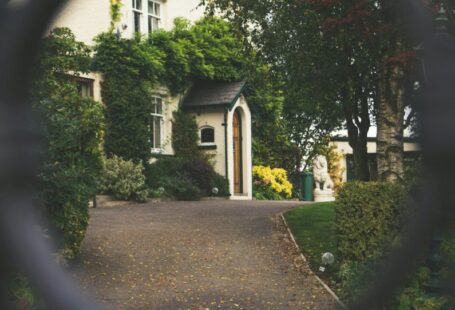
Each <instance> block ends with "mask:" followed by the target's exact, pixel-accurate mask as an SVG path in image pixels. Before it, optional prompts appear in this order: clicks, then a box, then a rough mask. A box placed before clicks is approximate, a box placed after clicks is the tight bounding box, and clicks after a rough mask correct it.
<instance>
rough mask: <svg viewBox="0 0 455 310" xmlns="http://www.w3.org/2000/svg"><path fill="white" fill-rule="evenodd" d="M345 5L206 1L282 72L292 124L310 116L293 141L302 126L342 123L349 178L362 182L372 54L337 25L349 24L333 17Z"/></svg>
mask: <svg viewBox="0 0 455 310" xmlns="http://www.w3.org/2000/svg"><path fill="white" fill-rule="evenodd" d="M352 2H354V1H343V2H340V1H315V0H313V1H298V0H291V1H284V0H278V1H277V0H275V1H260V2H257V1H252V0H238V1H228V0H211V1H207V4H208V7H209V10H212V11H213V12H220V11H221V12H222V13H223V14H224V16H226V17H227V18H228V19H230V20H232V21H233V22H234V23H235V24H236V25H237V26H238V27H239V28H241V29H242V30H243V31H244V32H245V33H248V34H249V36H250V38H251V40H252V42H253V44H254V45H255V46H256V47H257V48H258V49H259V50H260V52H261V54H262V55H263V56H264V58H265V59H266V60H267V61H268V62H270V63H271V64H272V65H273V66H274V67H275V70H277V71H280V72H282V75H283V76H284V77H285V94H286V100H285V102H286V104H285V114H286V119H287V120H295V123H294V124H298V122H299V121H302V120H311V119H312V120H313V122H311V123H310V124H308V123H306V122H304V123H303V124H304V125H305V126H292V128H293V129H297V131H296V132H294V133H297V134H294V139H300V138H301V137H302V136H305V134H307V133H308V130H307V129H308V128H312V129H317V130H316V133H317V132H321V131H330V130H333V129H335V128H336V127H337V126H339V125H340V124H341V123H342V122H344V123H345V125H346V127H347V129H348V133H349V142H350V145H351V146H352V148H353V150H354V158H355V171H356V173H355V174H356V177H357V178H358V179H361V180H368V179H369V169H368V154H367V147H366V144H367V134H368V130H369V128H370V124H371V119H370V117H371V112H372V109H373V108H374V105H373V101H372V100H371V98H372V97H373V96H374V95H375V92H376V89H375V83H374V77H375V75H374V71H373V70H372V69H371V66H366V65H365V64H368V63H370V62H371V61H372V59H374V58H375V57H377V56H376V51H374V50H371V49H369V48H368V46H367V45H366V44H365V43H364V42H363V39H364V36H363V33H362V32H358V33H356V32H352V31H350V32H346V31H344V30H342V27H343V26H344V27H347V25H348V24H350V23H351V21H350V20H349V21H343V22H339V20H338V19H342V16H343V15H344V14H346V12H348V11H349V9H350V6H351V4H352ZM350 14H354V13H350ZM355 14H358V13H357V12H355ZM340 24H341V25H340ZM299 136H300V137H299Z"/></svg>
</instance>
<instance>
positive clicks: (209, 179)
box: [146, 157, 229, 200]
mask: <svg viewBox="0 0 455 310" xmlns="http://www.w3.org/2000/svg"><path fill="white" fill-rule="evenodd" d="M146 179H147V181H146V182H147V186H148V187H149V188H150V189H152V190H154V191H155V190H157V189H158V188H160V187H163V188H164V190H165V192H166V194H167V195H168V196H171V197H173V198H175V199H177V200H199V199H201V198H202V197H203V196H214V194H213V193H212V189H213V187H217V188H218V193H217V194H216V195H215V196H219V197H226V196H229V185H228V183H227V180H226V178H224V177H223V176H221V175H219V174H217V173H216V172H215V171H214V170H213V167H212V166H211V165H210V164H209V163H208V161H207V160H206V159H204V158H199V159H187V158H180V157H167V158H162V159H159V160H158V161H156V162H155V163H153V164H151V165H150V166H149V167H147V168H146Z"/></svg>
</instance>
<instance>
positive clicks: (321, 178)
mask: <svg viewBox="0 0 455 310" xmlns="http://www.w3.org/2000/svg"><path fill="white" fill-rule="evenodd" d="M313 175H314V183H315V185H316V188H315V189H314V201H315V202H326V201H335V197H334V196H333V181H332V179H331V178H330V175H329V169H328V165H327V159H326V158H325V156H322V155H318V156H316V158H315V159H314V161H313Z"/></svg>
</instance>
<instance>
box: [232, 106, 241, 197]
mask: <svg viewBox="0 0 455 310" xmlns="http://www.w3.org/2000/svg"><path fill="white" fill-rule="evenodd" d="M232 127H233V142H234V193H236V194H239V193H242V146H241V142H242V128H241V121H240V115H239V112H238V111H235V113H234V119H233V121H232Z"/></svg>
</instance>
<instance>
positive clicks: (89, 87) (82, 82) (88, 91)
mask: <svg viewBox="0 0 455 310" xmlns="http://www.w3.org/2000/svg"><path fill="white" fill-rule="evenodd" d="M67 77H68V79H69V80H70V81H71V82H74V84H75V85H76V88H77V91H78V93H79V95H80V96H81V97H84V98H92V99H93V82H94V81H93V80H92V79H89V78H84V77H80V76H73V75H67Z"/></svg>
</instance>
